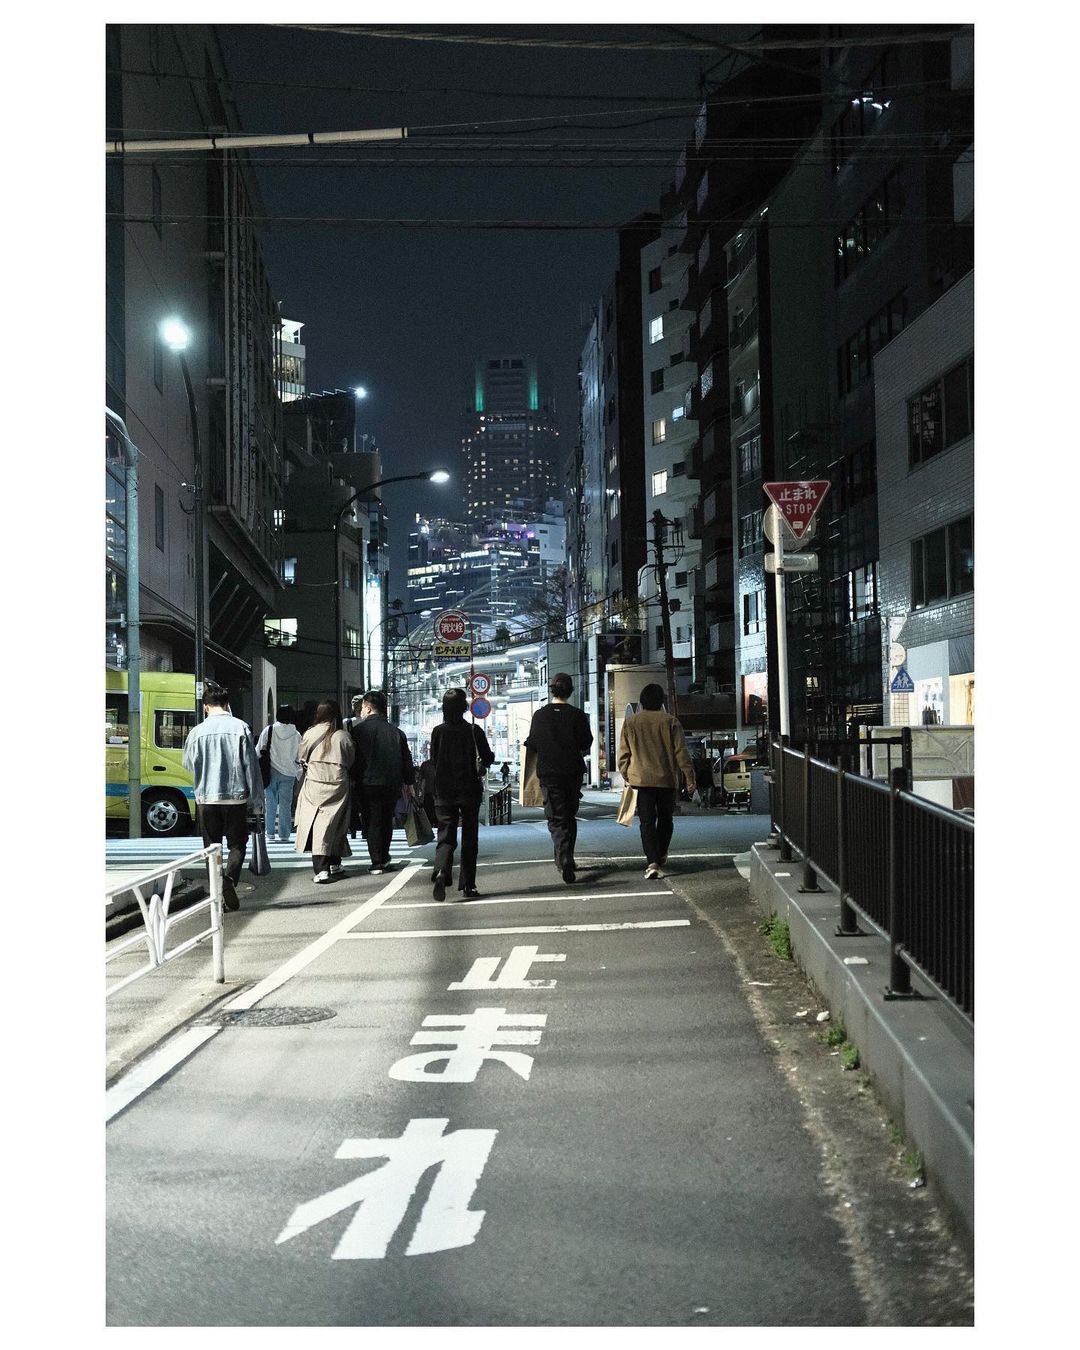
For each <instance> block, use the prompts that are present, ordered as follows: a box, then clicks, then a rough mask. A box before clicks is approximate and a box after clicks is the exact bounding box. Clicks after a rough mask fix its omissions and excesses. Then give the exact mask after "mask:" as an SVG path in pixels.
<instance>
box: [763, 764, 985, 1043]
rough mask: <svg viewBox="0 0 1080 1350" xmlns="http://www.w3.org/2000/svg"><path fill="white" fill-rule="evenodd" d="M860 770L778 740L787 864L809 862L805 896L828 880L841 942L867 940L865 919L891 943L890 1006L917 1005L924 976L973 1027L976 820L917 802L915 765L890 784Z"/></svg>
mask: <svg viewBox="0 0 1080 1350" xmlns="http://www.w3.org/2000/svg"><path fill="white" fill-rule="evenodd" d="M850 764H851V760H850V758H849V757H848V755H846V754H841V755H840V756H839V762H838V763H835V764H831V763H828V762H827V761H826V760H824V759H820V758H818V757H817V755H816V754H815V753H814V749H813V746H812V745H811V744H804V745H803V747H802V749H801V751H795V750H793V749H792V748H791V747H790V745H789V744H788V743H787V739H786V738H783V740H782V742H775V741H774V742H773V744H772V747H771V767H772V780H773V781H772V801H773V818H774V820H775V822H776V829H777V833H778V835H779V838H780V856H781V858H782V859H783V860H784V861H790V860H791V857H792V853H791V850H792V848H795V849H796V850H798V852H799V853H800V854H801V855H802V860H803V878H802V885H801V887H800V890H802V891H804V892H811V893H812V892H814V891H817V890H819V889H820V887H819V886H818V882H817V877H818V874H820V875H821V876H823V877H824V878H825V879H826V880H827V881H828V882H830V883H831V884H832V885H833V886H835V887H836V890H837V891H838V892H839V897H840V899H839V925H838V927H837V930H836V931H837V935H838V936H855V935H857V934H858V933H859V932H860V931H861V930H860V929H859V919H860V918H861V919H862V920H863V921H865V922H866V923H868V924H869V925H870V926H871V927H872V928H874V929H876V930H877V931H878V932H879V933H880V934H881V935H882V936H883V937H885V938H886V939H887V941H888V943H889V951H890V961H889V987H888V989H887V991H886V997H887V998H910V997H915V994H914V991H913V990H912V987H911V972H912V970H913V969H914V970H917V971H918V972H919V973H920V975H922V976H923V977H924V978H925V979H926V980H928V981H929V982H930V983H931V984H932V985H933V986H935V987H936V988H937V989H938V990H939V992H940V993H942V994H943V995H944V996H945V997H946V998H948V999H949V1000H950V1002H952V1003H953V1004H954V1005H955V1006H956V1007H957V1008H958V1009H959V1010H960V1011H961V1012H962V1013H963V1014H964V1015H965V1016H966V1017H967V1018H969V1019H972V1020H973V1019H974V1006H975V1004H974V911H975V900H974V875H975V825H974V822H973V821H972V820H971V819H970V818H969V817H967V816H964V815H960V814H959V813H957V812H955V811H950V810H947V809H946V808H945V807H942V806H938V805H937V804H936V803H934V802H930V801H927V800H926V799H925V798H923V797H917V796H915V794H914V793H913V792H912V791H911V770H910V767H909V766H908V767H905V766H898V767H894V768H893V770H892V773H891V779H890V782H889V783H888V784H886V783H882V782H880V781H878V780H875V779H872V778H868V777H863V776H862V775H861V774H857V773H852V772H851V771H850Z"/></svg>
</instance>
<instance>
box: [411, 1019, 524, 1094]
mask: <svg viewBox="0 0 1080 1350" xmlns="http://www.w3.org/2000/svg"><path fill="white" fill-rule="evenodd" d="M546 1022H547V1016H546V1015H545V1014H544V1013H507V1011H506V1009H505V1008H477V1009H476V1011H475V1012H472V1013H456V1014H453V1015H452V1016H443V1015H441V1014H434V1015H432V1016H430V1017H425V1018H424V1020H423V1022H422V1023H421V1025H422V1026H425V1027H432V1028H435V1027H442V1028H445V1030H442V1031H435V1030H431V1031H418V1032H417V1033H416V1035H415V1036H413V1038H412V1040H411V1041H410V1042H409V1044H410V1045H450V1046H451V1047H452V1049H449V1050H429V1051H426V1052H425V1053H423V1054H419V1055H406V1056H405V1058H404V1059H399V1060H398V1061H397V1062H396V1063H395V1064H393V1065H391V1068H390V1077H391V1078H397V1079H400V1080H401V1081H403V1082H412V1083H418V1082H424V1081H425V1080H426V1079H439V1080H440V1081H442V1082H444V1083H473V1082H475V1081H476V1075H477V1074H478V1073H479V1072H480V1069H481V1068H482V1067H483V1063H484V1060H485V1059H496V1060H499V1061H500V1062H501V1063H503V1064H505V1065H506V1066H507V1068H509V1069H513V1071H514V1073H516V1074H517V1075H518V1076H519V1077H521V1078H526V1079H527V1078H528V1077H529V1074H530V1073H532V1066H533V1057H532V1055H526V1054H523V1053H522V1052H521V1051H518V1050H493V1049H492V1046H495V1045H538V1044H539V1043H540V1036H541V1032H540V1030H526V1028H542V1027H543V1026H544V1024H545V1023H546ZM440 1061H444V1062H445V1067H444V1068H442V1069H441V1070H435V1069H433V1068H431V1067H430V1066H431V1065H434V1064H438V1063H439V1062H440Z"/></svg>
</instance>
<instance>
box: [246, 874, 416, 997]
mask: <svg viewBox="0 0 1080 1350" xmlns="http://www.w3.org/2000/svg"><path fill="white" fill-rule="evenodd" d="M419 871H420V868H419V867H408V868H406V869H405V870H404V871H401V872H398V873H397V875H396V876H395V877H394V878H393V880H392V881H390V883H389V884H388V885H386V886H384V887H383V888H382V890H381V891H379V893H378V894H377V895H373V896H372V897H371V899H370V900H366V901H365V902H364V903H363V904H362V905H360V906H359V907H358V908H357V909H354V910H353V911H352V913H351V914H346V916H345V917H344V918H343V919H342V920H341V922H340V923H336V924H335V925H334V926H333V928H331V929H328V930H327V932H325V933H324V934H323V935H322V937H320V938H316V939H315V941H314V942H312V943H310V944H309V945H308V946H307V947H305V948H304V950H303V951H301V952H297V954H296V955H295V956H294V957H292V959H291V960H289V961H286V962H285V964H284V965H283V966H279V967H278V969H277V970H275V971H274V973H273V974H272V975H267V977H266V979H265V980H260V981H259V983H258V984H257V985H255V987H254V988H253V989H248V990H247V991H246V992H245V993H243V994H238V995H237V996H236V998H233V999H230V1000H229V1002H228V1003H226V1004H225V1007H226V1008H227V1009H229V1010H230V1011H238V1010H244V1009H247V1008H253V1007H254V1006H255V1004H256V1003H258V1001H259V999H261V998H265V997H266V995H267V994H272V993H273V992H274V990H275V989H280V988H281V986H282V985H283V984H284V983H285V981H286V980H291V979H292V977H293V976H294V975H295V974H297V973H298V972H299V971H301V970H303V969H304V968H305V966H310V965H311V963H312V961H314V960H316V959H317V958H318V957H320V956H322V954H323V952H325V951H326V950H327V949H328V948H330V947H332V946H333V945H334V943H335V942H337V941H338V939H339V938H343V937H351V936H352V934H350V932H349V929H350V928H355V927H356V925H357V924H358V923H361V922H362V921H363V920H364V919H366V918H367V916H368V915H369V914H370V913H371V912H372V910H375V909H378V908H379V906H380V905H381V904H382V903H383V901H384V900H389V899H390V897H391V896H392V895H396V894H397V893H398V891H400V890H401V888H402V886H405V885H407V884H408V883H409V882H410V881H411V880H412V878H413V877H414V876H415V875H416V873H417V872H419Z"/></svg>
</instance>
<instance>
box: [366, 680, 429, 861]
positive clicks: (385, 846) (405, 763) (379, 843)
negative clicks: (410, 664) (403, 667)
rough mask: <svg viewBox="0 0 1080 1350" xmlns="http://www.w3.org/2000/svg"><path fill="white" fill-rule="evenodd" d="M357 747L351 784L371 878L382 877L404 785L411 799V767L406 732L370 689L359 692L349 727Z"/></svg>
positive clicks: (382, 696) (380, 696) (378, 692)
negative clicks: (356, 716)
mask: <svg viewBox="0 0 1080 1350" xmlns="http://www.w3.org/2000/svg"><path fill="white" fill-rule="evenodd" d="M350 735H351V736H352V740H353V744H354V746H355V747H356V757H355V759H354V761H353V770H352V777H353V784H354V786H355V789H356V791H357V793H358V795H359V798H360V818H361V820H362V821H363V826H364V838H365V839H366V840H367V847H368V857H369V858H370V859H371V866H370V867H369V868H368V871H369V872H370V873H371V874H372V876H381V875H382V873H383V872H388V871H389V870H390V868H391V866H392V864H391V862H390V840H391V838H392V837H393V833H394V808H395V806H396V805H397V802H398V798H399V797H400V796H401V790H402V788H403V787H404V789H405V793H406V796H408V797H412V795H413V784H414V783H415V781H416V770H415V768H414V767H413V758H412V753H411V752H410V750H409V742H408V741H407V740H406V739H405V733H404V732H403V731H401V730H399V729H398V728H397V727H395V726H393V725H392V724H391V723H390V722H389V721H388V720H387V716H386V695H385V694H384V693H383V692H382V691H381V690H379V689H372V690H370V691H369V692H368V693H366V694H365V695H364V700H363V709H362V711H361V714H360V720H359V721H355V722H353V724H352V728H351V731H350Z"/></svg>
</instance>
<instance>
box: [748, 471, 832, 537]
mask: <svg viewBox="0 0 1080 1350" xmlns="http://www.w3.org/2000/svg"><path fill="white" fill-rule="evenodd" d="M762 487H764V489H765V493H766V495H767V496H768V498H769V500H770V501H771V502H772V503H773V504H774V505H775V506H776V509H777V510H778V511H779V512H780V514H781V516H782V517H783V519H784V523H785V524H786V525H787V527H788V529H789V530H790V531H791V533H792V534H793V535H794V536H795V538H796V539H801V538H802V537H803V535H804V534H805V533H806V530H807V527H808V526H809V524H810V522H811V521H812V520H813V519H814V517H815V516H816V515H817V511H818V507H819V506H820V505H821V503H822V502H823V501H824V500H825V494H826V492H828V490H829V480H828V479H827V478H801V479H799V480H798V482H792V483H763V484H762Z"/></svg>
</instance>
